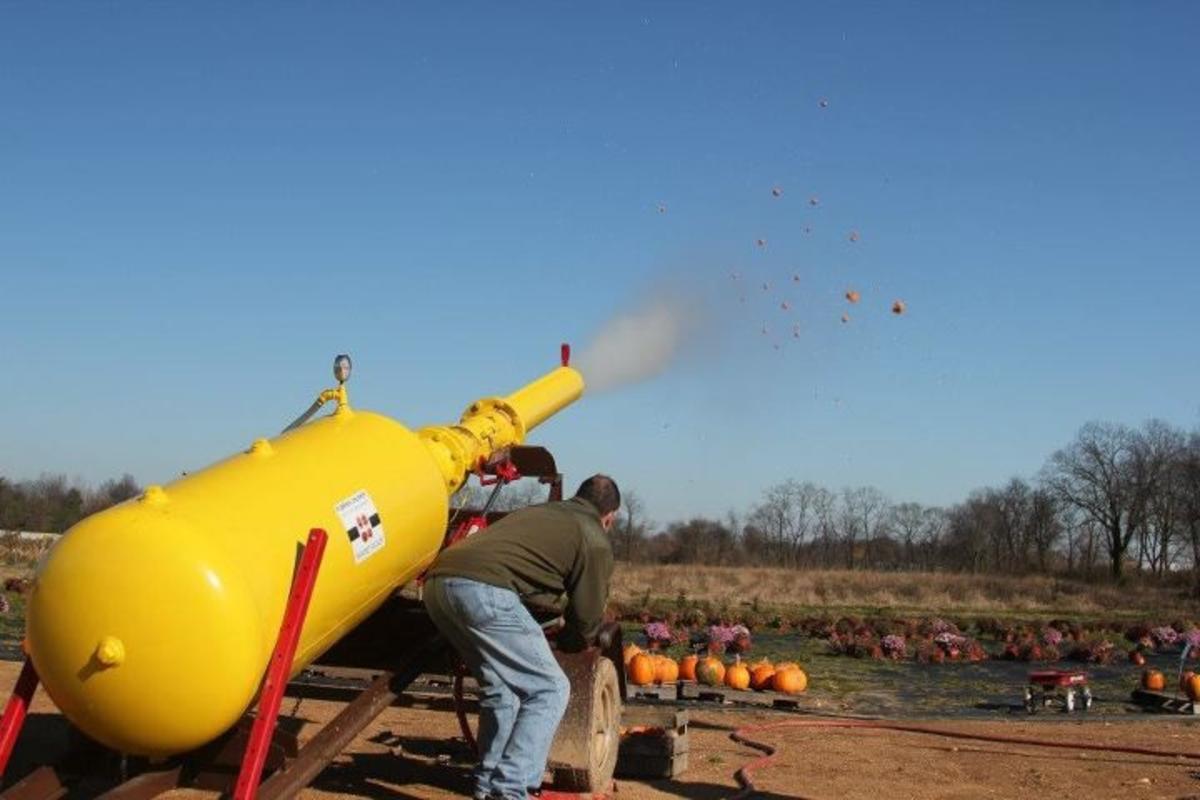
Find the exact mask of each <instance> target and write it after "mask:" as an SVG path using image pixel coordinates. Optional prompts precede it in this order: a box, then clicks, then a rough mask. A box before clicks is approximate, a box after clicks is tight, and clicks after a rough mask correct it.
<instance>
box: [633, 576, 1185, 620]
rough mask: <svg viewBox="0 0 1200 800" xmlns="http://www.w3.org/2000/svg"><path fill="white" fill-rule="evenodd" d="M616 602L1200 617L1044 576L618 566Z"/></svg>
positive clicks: (1135, 589) (1163, 596)
mask: <svg viewBox="0 0 1200 800" xmlns="http://www.w3.org/2000/svg"><path fill="white" fill-rule="evenodd" d="M612 597H613V600H614V601H615V602H616V603H618V604H620V605H622V606H629V607H633V608H638V607H660V606H662V605H664V604H670V605H673V606H676V607H680V608H683V607H688V606H690V605H693V604H699V603H703V604H707V605H709V606H713V607H716V608H718V609H720V608H729V609H731V610H732V609H737V608H744V607H745V606H747V605H750V606H753V607H756V608H758V609H760V610H767V609H787V610H795V609H812V610H838V609H854V610H863V609H876V610H893V611H896V612H899V613H955V614H992V615H1003V614H1023V615H1043V614H1064V615H1072V616H1084V617H1091V616H1101V615H1103V616H1125V615H1128V616H1146V615H1154V616H1159V615H1170V614H1182V615H1189V614H1194V613H1196V612H1197V611H1198V610H1200V606H1198V605H1197V603H1196V602H1195V601H1191V600H1189V598H1187V597H1186V595H1185V594H1183V593H1182V592H1181V591H1180V590H1178V589H1167V588H1163V587H1159V586H1151V585H1127V586H1116V585H1113V584H1108V583H1096V584H1089V583H1083V582H1081V581H1073V580H1065V579H1061V578H1053V577H1046V576H1029V577H1018V576H1005V575H967V574H957V573H932V572H873V571H865V570H862V571H859V570H855V571H850V570H804V571H798V570H785V569H773V568H769V567H705V566H690V565H665V566H664V565H653V564H651V565H645V564H628V563H619V564H618V565H617V568H616V574H615V576H614V579H613V589H612Z"/></svg>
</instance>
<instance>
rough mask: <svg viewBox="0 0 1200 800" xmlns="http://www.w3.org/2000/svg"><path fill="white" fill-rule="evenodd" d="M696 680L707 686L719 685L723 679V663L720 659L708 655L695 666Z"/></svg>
mask: <svg viewBox="0 0 1200 800" xmlns="http://www.w3.org/2000/svg"><path fill="white" fill-rule="evenodd" d="M696 680H698V681H699V682H700V683H703V684H707V685H709V686H720V685H721V684H722V682H724V680H725V665H724V664H722V663H721V659H719V658H717V657H715V656H709V657H708V658H706V659H704V660H703V661H701V662H700V663H699V665H697V666H696Z"/></svg>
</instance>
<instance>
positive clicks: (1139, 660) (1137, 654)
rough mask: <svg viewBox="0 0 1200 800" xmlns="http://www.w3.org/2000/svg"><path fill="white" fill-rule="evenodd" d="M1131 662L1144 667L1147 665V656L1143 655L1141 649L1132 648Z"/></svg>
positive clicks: (1130, 653) (1130, 652)
mask: <svg viewBox="0 0 1200 800" xmlns="http://www.w3.org/2000/svg"><path fill="white" fill-rule="evenodd" d="M1129 663H1130V664H1133V665H1134V666H1136V667H1144V666H1145V665H1146V657H1145V656H1144V655H1142V651H1141V650H1136V649H1135V650H1130V651H1129Z"/></svg>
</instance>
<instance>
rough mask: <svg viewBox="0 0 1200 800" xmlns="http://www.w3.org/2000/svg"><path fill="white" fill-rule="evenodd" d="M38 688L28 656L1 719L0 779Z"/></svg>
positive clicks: (36, 678) (35, 675)
mask: <svg viewBox="0 0 1200 800" xmlns="http://www.w3.org/2000/svg"><path fill="white" fill-rule="evenodd" d="M37 687H38V674H37V670H36V669H34V668H33V661H32V660H31V659H30V658H29V657H28V656H26V658H25V666H23V667H21V677H19V678H17V685H16V686H14V687H13V693H12V697H10V698H8V705H6V706H5V707H4V716H3V717H0V778H2V777H4V770H5V769H7V768H8V759H9V757H10V756H11V755H12V751H13V747H14V746H15V745H16V743H17V737H18V736H20V735H21V728H22V726H24V724H25V715H26V714H27V713H28V712H29V703H30V702H31V701H32V700H33V693H34V692H35V691H37Z"/></svg>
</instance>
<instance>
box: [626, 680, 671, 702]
mask: <svg viewBox="0 0 1200 800" xmlns="http://www.w3.org/2000/svg"><path fill="white" fill-rule="evenodd" d="M626 691H627V692H628V699H631V700H669V701H671V702H674V701H675V700H678V699H679V687H678V686H676V685H675V684H673V683H668V684H666V685H665V686H654V685H651V686H629V687H628V688H627V689H626Z"/></svg>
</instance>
